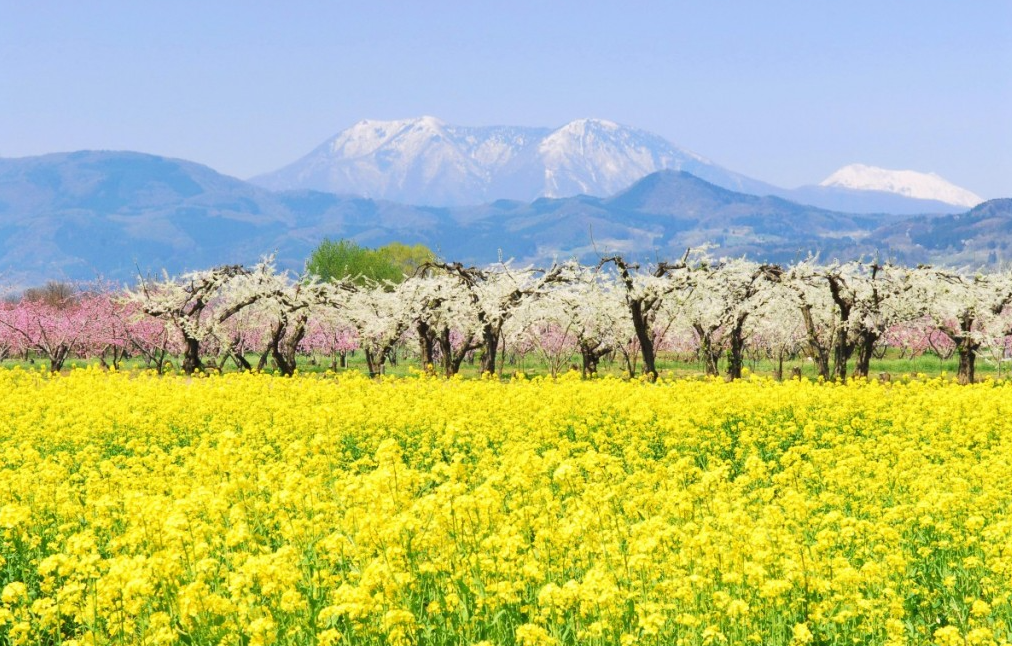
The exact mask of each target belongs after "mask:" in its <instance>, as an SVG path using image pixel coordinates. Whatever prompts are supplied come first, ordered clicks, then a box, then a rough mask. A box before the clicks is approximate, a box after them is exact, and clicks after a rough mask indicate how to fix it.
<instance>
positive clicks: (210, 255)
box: [0, 151, 1012, 287]
mask: <svg viewBox="0 0 1012 646" xmlns="http://www.w3.org/2000/svg"><path fill="white" fill-rule="evenodd" d="M324 237H330V238H349V239H352V240H354V241H356V242H358V243H359V244H362V245H366V246H375V245H381V244H385V243H387V242H391V241H394V240H399V241H402V242H406V243H415V242H420V243H423V244H426V245H428V246H429V247H430V248H432V249H434V250H435V251H437V253H439V255H440V256H442V257H444V258H447V259H452V260H459V261H462V262H466V263H474V264H484V263H489V262H494V261H495V260H497V259H498V258H499V257H501V256H502V257H507V258H514V259H516V260H517V261H518V262H522V263H527V262H534V263H548V262H551V261H552V260H553V259H560V260H561V259H567V258H571V257H576V258H579V259H581V260H584V261H593V260H595V259H596V258H598V257H599V256H600V255H603V254H610V253H623V254H626V255H627V256H629V257H630V258H636V259H642V260H652V259H656V258H671V257H676V256H680V255H681V253H682V252H683V251H684V249H685V248H686V247H689V246H697V245H701V244H706V243H709V244H716V245H718V247H719V249H718V250H717V253H719V254H721V255H729V256H739V255H746V256H749V257H752V258H755V259H759V260H770V261H778V262H789V261H792V260H796V259H799V258H803V257H805V256H807V255H808V254H809V253H818V254H821V256H822V257H823V258H827V259H828V258H831V257H840V258H853V257H858V256H860V255H865V256H868V255H877V256H879V257H888V258H892V259H894V260H897V261H900V262H907V263H917V262H936V263H937V262H949V261H955V262H959V263H964V264H970V265H982V264H985V263H987V262H991V263H998V262H1002V261H1004V260H1005V259H1007V258H1008V248H1009V244H1010V243H1012V200H992V201H990V202H986V203H984V204H982V205H980V206H978V207H976V208H975V209H973V210H971V211H969V212H968V213H965V214H958V215H941V216H939V215H921V216H916V217H912V218H911V217H908V218H905V217H901V216H897V215H890V214H873V215H868V214H848V213H843V212H838V211H831V210H826V209H820V208H816V207H812V206H807V205H804V204H799V203H797V202H792V201H789V200H786V199H783V198H780V197H774V196H755V195H748V194H744V193H737V192H734V191H731V190H728V189H724V188H720V187H717V186H715V185H713V184H710V183H708V182H706V181H703V180H702V179H699V178H697V177H695V176H693V175H691V174H689V173H687V172H680V171H660V172H657V173H654V174H651V175H648V176H647V177H645V178H643V179H641V180H639V181H637V182H636V183H634V184H633V185H631V186H629V187H628V188H626V189H625V190H623V191H620V192H619V193H616V194H614V195H612V196H609V197H603V198H602V197H591V196H586V195H579V196H576V197H569V198H556V199H552V198H539V199H537V200H534V201H532V202H525V201H518V200H498V201H495V202H491V203H488V204H482V205H477V206H462V207H421V206H411V205H406V204H398V203H395V202H389V201H384V200H372V199H366V198H362V197H357V196H353V195H336V194H331V193H323V192H318V191H309V190H302V191H277V192H273V191H270V190H267V189H264V188H260V187H257V186H255V185H253V184H250V183H248V182H244V181H242V180H239V179H236V178H233V177H229V176H226V175H222V174H220V173H217V172H216V171H214V170H212V169H211V168H208V167H207V166H203V165H200V164H196V163H193V162H189V161H185V160H179V159H169V158H164V157H159V156H155V155H147V154H143V153H136V152H111V151H80V152H73V153H57V154H51V155H44V156H40V157H27V158H20V159H0V281H3V282H4V283H6V284H7V285H9V286H22V287H23V286H28V285H32V284H38V283H41V282H44V281H46V280H72V281H88V280H95V279H97V278H102V279H107V280H115V281H121V282H133V280H134V279H135V278H136V276H137V274H138V272H140V273H141V274H160V273H161V272H162V271H163V270H165V271H168V272H169V273H170V274H177V273H180V272H183V271H186V270H191V269H200V268H205V267H210V266H213V265H217V264H222V263H252V262H255V261H256V260H257V259H258V258H259V257H260V256H262V255H264V254H268V253H276V254H277V259H278V263H279V265H280V266H281V267H284V268H287V269H290V270H292V271H296V272H297V271H299V270H301V269H302V266H303V263H304V261H305V258H306V257H307V256H308V255H309V253H310V251H311V250H312V249H313V248H314V247H315V246H316V245H317V244H319V242H320V240H322V239H323V238H324Z"/></svg>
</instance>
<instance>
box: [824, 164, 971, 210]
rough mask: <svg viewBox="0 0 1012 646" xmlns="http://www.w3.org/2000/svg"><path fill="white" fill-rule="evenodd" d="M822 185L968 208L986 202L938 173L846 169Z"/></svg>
mask: <svg viewBox="0 0 1012 646" xmlns="http://www.w3.org/2000/svg"><path fill="white" fill-rule="evenodd" d="M819 186H836V187H840V188H849V189H854V190H859V191H883V192H886V193H895V194H897V195H903V196H905V197H912V198H916V199H921V200H937V201H939V202H945V203H946V204H953V205H956V206H965V207H974V206H976V205H978V204H980V203H981V202H983V201H984V198H982V197H980V196H979V195H975V194H974V193H972V192H970V191H968V190H966V189H965V188H961V187H959V186H956V185H955V184H952V183H950V182H948V181H946V180H945V179H943V178H942V177H940V176H938V175H936V174H935V173H920V172H917V171H913V170H889V169H886V168H878V167H875V166H865V165H864V164H851V165H849V166H844V167H843V168H841V169H839V170H837V171H836V172H835V173H833V174H832V175H830V176H829V177H827V178H826V179H824V180H823V181H822V182H820V183H819Z"/></svg>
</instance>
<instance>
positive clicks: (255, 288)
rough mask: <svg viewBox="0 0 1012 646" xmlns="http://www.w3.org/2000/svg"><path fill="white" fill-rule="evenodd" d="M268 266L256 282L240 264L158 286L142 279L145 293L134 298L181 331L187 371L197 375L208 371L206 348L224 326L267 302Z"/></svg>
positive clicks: (134, 294) (139, 292) (260, 268)
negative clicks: (203, 346)
mask: <svg viewBox="0 0 1012 646" xmlns="http://www.w3.org/2000/svg"><path fill="white" fill-rule="evenodd" d="M269 263H270V261H269V260H267V261H264V262H263V263H261V265H259V266H258V269H257V271H255V272H253V273H254V274H255V275H254V276H252V277H251V272H250V271H249V270H247V269H246V268H245V267H242V266H241V265H225V266H221V267H215V268H213V269H207V270H203V271H194V272H190V273H187V274H184V275H183V276H180V277H179V278H178V279H172V278H169V276H168V275H165V277H164V278H163V279H162V280H161V281H158V282H149V281H146V280H143V279H142V280H141V283H140V288H139V289H138V290H137V291H135V292H131V293H130V296H131V297H132V298H134V299H135V300H136V301H137V302H138V303H139V304H140V306H141V309H142V311H143V312H144V313H145V314H147V315H148V316H153V317H155V318H157V319H160V320H161V321H162V322H163V323H164V324H165V325H166V326H169V327H172V328H174V329H175V330H176V331H178V332H179V334H180V336H181V337H182V340H183V372H185V373H186V374H192V373H193V372H195V371H197V370H203V368H204V364H203V362H202V361H201V348H200V346H201V343H202V342H204V341H205V340H206V339H209V338H214V335H215V334H216V333H217V332H218V330H219V327H220V326H221V325H222V324H223V323H224V322H225V321H227V320H228V319H230V318H231V317H232V316H234V315H236V314H237V313H239V312H241V311H242V310H243V309H244V308H246V307H248V306H250V305H252V304H253V303H255V302H256V301H257V300H258V299H260V298H262V297H263V295H264V291H263V289H261V287H262V286H263V282H264V281H263V280H262V278H263V276H264V275H265V274H266V273H267V272H268V271H269V270H268V269H267V268H266V266H265V265H267V264H269ZM240 278H246V280H238V279H240Z"/></svg>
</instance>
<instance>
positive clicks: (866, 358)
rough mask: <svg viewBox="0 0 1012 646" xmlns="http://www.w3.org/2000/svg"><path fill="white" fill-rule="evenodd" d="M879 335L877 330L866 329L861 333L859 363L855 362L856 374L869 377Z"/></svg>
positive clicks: (858, 349)
mask: <svg viewBox="0 0 1012 646" xmlns="http://www.w3.org/2000/svg"><path fill="white" fill-rule="evenodd" d="M878 339H879V335H878V334H877V333H875V332H871V331H865V332H862V333H861V338H860V339H859V341H858V348H857V363H855V364H854V376H855V377H864V378H865V379H867V378H868V374H869V373H870V372H871V358H872V357H873V356H874V355H875V344H876V343H878Z"/></svg>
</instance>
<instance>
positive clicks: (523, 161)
mask: <svg viewBox="0 0 1012 646" xmlns="http://www.w3.org/2000/svg"><path fill="white" fill-rule="evenodd" d="M664 169H671V170H684V171H687V172H690V173H692V174H694V175H696V176H698V177H700V178H702V179H705V180H707V181H708V182H711V183H713V184H716V185H718V186H721V187H724V188H728V189H731V190H736V191H744V192H750V193H756V194H760V195H764V194H767V193H770V192H773V191H774V190H775V187H772V186H770V185H768V184H765V183H763V182H760V181H757V180H754V179H751V178H748V177H745V176H744V175H740V174H738V173H734V172H732V171H729V170H726V169H724V168H721V167H720V166H717V165H716V164H714V163H713V162H710V161H709V160H707V159H705V158H703V157H700V156H699V155H696V154H694V153H691V152H689V151H686V150H682V149H680V148H678V147H676V146H674V145H672V144H671V143H670V142H668V141H666V140H665V139H663V138H661V137H658V136H657V135H653V134H651V133H649V132H646V131H643V130H638V129H635V128H630V127H627V126H621V125H619V124H616V123H613V122H611V121H605V120H601V119H579V120H577V121H573V122H571V123H568V124H566V125H564V126H562V127H561V128H558V129H555V130H551V129H549V128H529V127H518V126H492V127H467V126H454V125H449V124H446V123H443V122H442V121H440V120H439V119H436V118H434V117H420V118H417V119H405V120H400V121H369V120H366V121H360V122H359V123H357V124H355V125H354V126H352V127H350V128H348V129H347V130H344V131H343V132H341V133H339V134H337V135H336V136H334V137H332V138H331V139H329V140H328V141H326V142H324V143H323V144H322V145H320V146H319V147H318V148H316V149H315V150H313V151H312V152H310V153H309V154H308V155H306V156H305V157H303V158H302V159H300V160H298V161H296V162H294V163H292V164H290V165H288V166H286V167H284V168H282V169H280V170H278V171H276V172H273V173H268V174H266V175H261V176H259V177H255V178H253V179H252V180H251V181H252V182H253V183H255V184H259V185H261V186H264V187H267V188H271V189H275V190H287V189H315V190H321V191H329V192H333V193H353V194H357V195H363V196H366V197H370V198H378V199H387V200H395V201H399V202H408V203H413V204H427V205H444V206H447V205H461V204H479V203H485V202H490V201H493V200H497V199H503V198H506V199H517V200H531V199H535V198H537V197H567V196H571V195H577V194H581V193H582V194H588V195H597V196H604V195H610V194H612V193H614V192H616V191H618V190H620V189H622V188H625V187H626V186H628V185H630V184H631V183H633V182H635V181H636V180H638V179H640V178H642V177H644V176H646V175H649V174H650V173H653V172H656V171H658V170H664Z"/></svg>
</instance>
